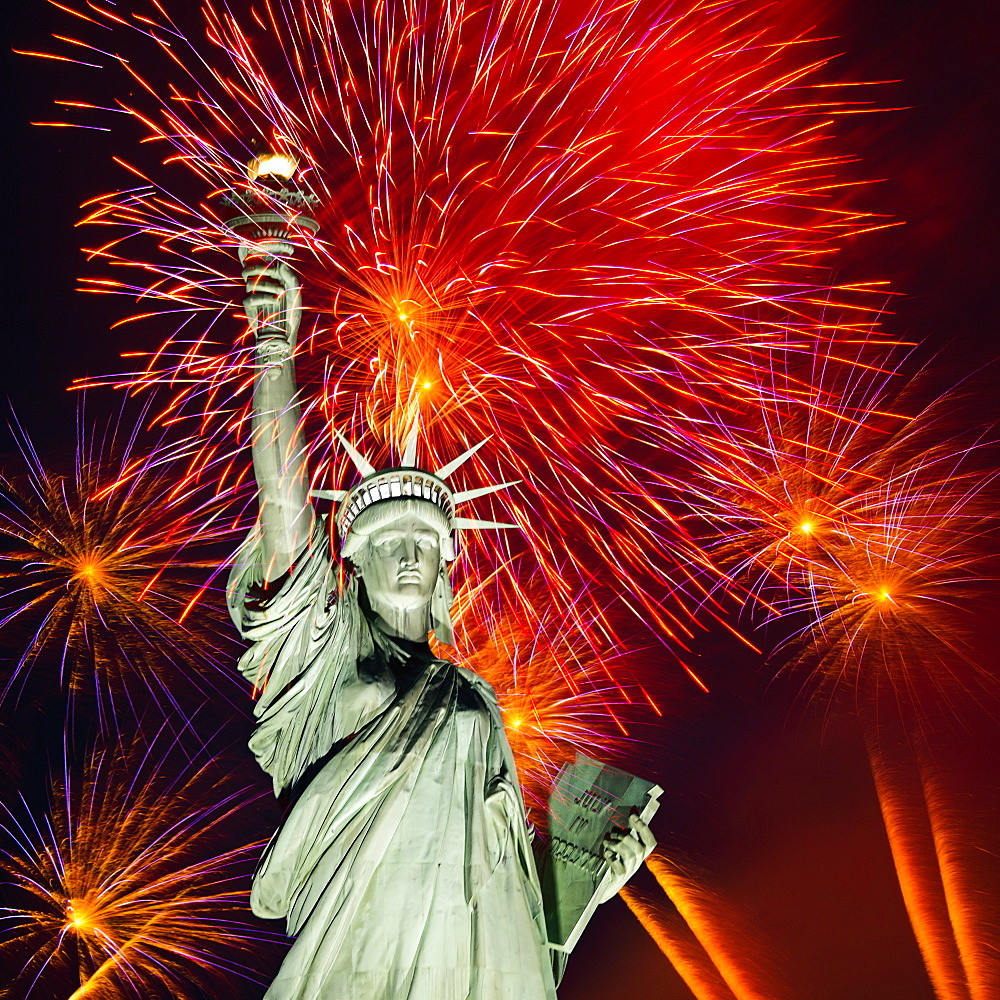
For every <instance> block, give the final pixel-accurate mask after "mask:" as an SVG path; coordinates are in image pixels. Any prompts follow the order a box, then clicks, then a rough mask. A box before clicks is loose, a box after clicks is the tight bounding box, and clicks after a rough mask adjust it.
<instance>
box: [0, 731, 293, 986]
mask: <svg viewBox="0 0 1000 1000" xmlns="http://www.w3.org/2000/svg"><path fill="white" fill-rule="evenodd" d="M162 737H163V731H161V734H160V736H158V737H155V738H154V739H153V740H151V741H148V742H145V741H142V740H139V739H137V740H135V741H133V742H132V743H125V744H122V745H120V746H111V747H108V748H106V749H101V750H98V751H97V752H96V753H95V754H94V755H93V756H92V757H91V758H90V760H89V762H88V763H87V765H86V768H85V769H84V772H83V774H82V776H81V775H78V774H74V773H73V769H72V767H71V766H70V764H69V757H68V756H67V758H66V759H67V763H66V765H65V768H64V772H63V774H62V775H60V776H59V777H58V778H57V779H56V780H54V781H53V787H52V792H51V797H50V800H49V808H48V810H47V811H43V815H42V816H39V815H38V810H31V809H29V807H28V805H27V803H26V802H24V801H22V803H21V804H20V805H19V806H14V805H12V806H4V807H3V809H4V812H5V813H6V817H5V818H4V820H3V823H2V827H3V830H4V833H5V834H6V836H7V838H8V839H9V844H10V846H9V848H8V850H7V851H6V853H5V856H3V857H0V870H2V872H3V874H4V876H5V881H6V883H7V887H8V889H9V890H10V889H13V890H14V892H13V893H10V894H9V896H8V898H9V899H11V900H12V901H13V900H15V899H17V900H18V902H15V903H14V905H10V906H8V907H6V908H5V911H4V913H3V916H2V920H3V922H4V923H5V924H6V925H7V927H6V933H5V935H4V942H3V944H2V945H0V954H2V955H3V957H4V965H5V968H7V969H8V971H9V972H11V974H12V978H11V980H10V983H9V986H10V989H11V990H12V991H13V990H18V991H19V992H17V993H16V994H15V993H14V992H11V993H10V995H11V996H14V995H16V996H19V997H22V998H24V1000H32V998H42V997H46V996H53V995H55V994H56V993H59V991H60V990H67V991H72V990H73V988H74V986H75V987H78V988H76V989H75V991H74V992H72V997H73V998H77V997H84V996H92V995H101V996H104V995H111V993H114V995H115V996H124V995H129V996H131V995H142V996H144V997H163V998H164V1000H166V998H167V997H171V998H173V997H178V998H183V997H188V996H191V997H195V996H203V995H204V993H203V992H202V989H203V987H204V986H206V985H207V984H212V987H213V989H216V990H219V991H221V992H219V993H217V994H213V995H220V996H227V995H235V994H230V993H228V992H227V991H226V988H225V985H224V984H225V982H226V981H227V979H228V977H232V976H236V977H238V978H239V979H240V980H244V979H249V980H251V981H254V982H257V981H259V974H258V972H257V971H256V970H257V969H259V968H260V961H261V955H262V952H264V947H263V946H264V945H265V944H267V943H270V942H275V941H277V940H278V936H277V935H273V934H270V933H269V932H266V931H261V930H257V929H255V928H254V926H252V921H251V919H250V917H249V913H248V906H247V893H248V886H249V877H250V872H251V871H252V868H253V865H254V862H255V860H256V858H257V855H258V854H259V852H260V848H261V847H262V846H263V841H257V842H254V843H239V844H234V842H233V836H232V834H233V831H235V830H239V829H242V830H244V831H246V830H247V829H250V830H253V829H255V824H256V821H255V820H254V819H253V818H252V817H251V814H254V815H256V814H257V812H258V811H259V809H260V804H259V802H258V801H257V800H258V799H259V795H255V794H254V793H253V792H252V790H251V789H249V788H247V787H243V786H240V785H239V783H238V782H236V781H234V780H233V776H232V774H231V772H230V773H223V771H222V770H221V769H220V768H219V765H218V763H217V762H212V759H211V758H210V757H207V756H203V757H199V756H198V755H197V754H196V755H195V756H194V757H191V756H190V754H188V753H187V752H186V751H184V750H183V748H180V747H179V746H177V745H176V744H175V743H174V742H172V741H170V742H169V743H168V744H167V745H166V746H164V744H165V743H167V741H165V740H164V739H163V738H162ZM248 810H249V812H248ZM264 953H266V952H264ZM63 995H67V994H63Z"/></svg>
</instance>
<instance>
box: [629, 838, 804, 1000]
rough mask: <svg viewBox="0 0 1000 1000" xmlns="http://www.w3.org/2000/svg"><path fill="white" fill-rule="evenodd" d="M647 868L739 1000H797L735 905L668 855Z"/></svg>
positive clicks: (657, 857)
mask: <svg viewBox="0 0 1000 1000" xmlns="http://www.w3.org/2000/svg"><path fill="white" fill-rule="evenodd" d="M646 864H647V865H648V867H649V870H650V871H651V872H652V873H653V875H654V876H655V877H656V881H657V882H658V883H659V885H660V888H661V889H662V890H663V892H664V893H665V895H666V896H667V898H668V899H669V901H670V902H671V903H672V904H673V906H675V907H676V908H677V912H678V913H679V914H680V916H681V917H682V918H683V920H684V921H685V922H686V924H687V926H688V927H689V928H690V931H691V933H692V934H693V935H694V937H695V939H696V940H697V941H698V943H699V944H700V945H701V947H702V949H703V950H704V953H705V954H706V955H707V956H709V957H710V960H711V961H712V962H713V963H714V966H715V969H716V972H717V975H718V976H719V977H720V978H721V979H722V981H723V982H724V983H725V984H726V986H727V987H728V988H729V990H730V991H731V994H732V996H733V997H735V998H736V1000H781V998H783V997H792V996H794V995H795V994H794V991H793V990H792V989H791V988H790V986H789V985H788V984H787V983H786V982H785V981H784V976H783V975H782V973H781V972H780V971H779V970H778V968H777V967H776V963H775V962H773V961H770V960H769V954H768V952H769V949H768V948H767V947H766V945H764V944H763V942H762V941H761V940H760V935H759V934H758V933H755V931H754V928H753V923H752V921H750V920H748V919H747V918H746V917H744V916H742V915H741V914H740V913H739V912H738V909H737V907H736V906H735V905H734V904H733V903H732V901H731V900H728V899H724V898H723V897H722V896H721V895H720V894H718V893H716V892H713V891H712V890H711V889H709V888H708V886H707V881H708V880H707V879H706V878H705V877H704V876H700V877H696V876H695V875H693V874H692V873H691V872H688V871H684V870H683V869H682V868H681V867H680V865H678V864H677V863H676V862H675V861H672V860H671V859H669V858H668V857H667V856H666V853H665V852H664V851H663V849H662V848H661V849H659V850H658V851H654V853H653V854H652V855H650V857H649V859H648V860H647V862H646Z"/></svg>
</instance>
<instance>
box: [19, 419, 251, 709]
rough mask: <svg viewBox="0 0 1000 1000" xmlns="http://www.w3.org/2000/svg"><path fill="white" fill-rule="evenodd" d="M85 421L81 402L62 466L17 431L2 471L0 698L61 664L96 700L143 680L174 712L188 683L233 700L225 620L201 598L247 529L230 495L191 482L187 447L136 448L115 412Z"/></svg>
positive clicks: (73, 687)
mask: <svg viewBox="0 0 1000 1000" xmlns="http://www.w3.org/2000/svg"><path fill="white" fill-rule="evenodd" d="M143 416H144V414H142V413H140V414H139V419H140V423H141V421H142V418H143ZM89 423H90V417H89V414H88V413H87V412H86V411H85V409H84V408H83V407H82V406H81V408H80V411H79V416H78V436H77V441H76V448H75V455H74V457H73V459H72V460H71V462H67V463H66V464H67V466H68V468H67V469H65V470H60V469H58V467H57V466H56V467H54V466H51V465H49V464H47V463H45V462H43V460H42V459H41V458H40V457H39V455H38V453H37V451H36V450H35V448H34V446H33V445H32V443H31V440H30V438H29V437H28V436H27V435H25V434H24V433H23V432H22V433H21V435H20V436H21V440H20V447H21V458H22V460H23V465H22V468H21V470H19V471H12V470H6V471H5V473H4V474H3V475H2V476H0V546H2V551H3V557H4V565H3V568H2V570H0V579H2V580H3V581H4V584H5V593H4V597H3V606H2V611H3V617H2V620H0V634H2V635H3V637H4V640H5V643H6V645H7V647H8V649H10V648H14V649H15V653H14V655H13V656H12V657H11V659H12V666H11V667H10V669H9V673H8V674H7V676H6V677H5V680H4V689H3V690H4V693H6V694H9V693H11V692H19V691H22V690H23V689H24V686H25V684H27V683H28V681H29V678H30V676H31V675H32V674H33V673H35V672H40V673H41V674H43V675H44V684H45V686H46V687H51V685H52V681H53V676H52V675H53V673H54V672H57V673H58V676H59V678H60V680H61V682H62V684H63V686H64V687H65V688H66V689H67V690H69V691H70V693H71V694H72V695H73V696H74V697H75V696H77V695H80V694H81V693H82V692H84V691H90V692H91V694H93V695H94V696H95V697H96V699H97V706H98V708H99V709H100V708H101V707H102V706H103V708H104V709H109V708H111V707H113V703H114V701H115V699H114V695H115V693H116V692H118V693H121V692H122V691H124V693H125V696H126V699H127V700H129V701H131V694H130V690H131V691H137V689H138V687H139V686H142V687H145V688H146V689H147V690H148V691H149V692H150V693H152V694H153V696H154V699H156V700H158V701H159V703H161V704H166V705H171V706H173V709H177V708H178V704H179V702H183V701H184V697H183V692H184V690H185V689H186V688H188V687H193V688H195V689H198V690H199V691H202V690H212V691H213V692H214V693H215V694H216V695H219V694H222V696H223V697H227V698H229V699H231V700H233V701H235V700H236V696H237V690H236V686H235V684H234V683H232V682H230V681H229V680H228V675H230V674H231V673H232V671H231V669H230V668H229V663H230V660H231V657H232V655H233V652H232V649H231V648H230V647H231V645H232V644H231V643H230V641H229V640H228V637H227V628H226V623H225V622H224V621H223V620H222V617H221V616H220V615H218V614H217V613H216V612H215V611H214V610H213V608H212V607H211V603H210V601H207V600H205V601H203V600H202V597H203V595H204V592H205V590H206V588H208V587H211V585H212V581H213V578H214V576H215V575H216V574H217V573H218V567H219V563H220V560H221V559H222V558H224V553H225V552H226V551H227V550H228V549H230V548H231V547H232V545H233V544H234V541H235V539H237V538H238V537H239V535H240V532H241V531H242V530H244V527H245V526H244V524H243V523H242V522H241V519H240V506H239V503H238V500H239V498H238V497H233V496H225V497H222V496H218V495H216V493H215V491H214V490H212V489H208V488H205V487H199V486H198V485H197V484H196V483H195V482H194V480H193V479H192V478H191V476H190V475H188V474H186V468H188V469H189V468H190V459H191V455H190V454H187V453H186V452H187V449H186V447H185V446H183V445H182V446H180V447H177V446H173V447H170V448H166V447H159V448H157V447H153V448H151V449H144V448H143V447H142V444H141V442H140V434H139V431H138V429H137V428H136V426H135V424H130V422H129V421H128V419H127V418H126V417H125V416H124V414H123V413H120V414H119V415H118V417H117V418H115V419H112V420H111V421H110V422H109V424H108V426H107V428H106V430H105V431H104V432H103V433H102V432H99V431H94V430H93V429H91V428H90V427H89V426H88V424H89ZM201 461H203V454H202V453H201V452H200V451H199V452H198V462H199V463H200V462H201ZM245 502H246V501H245V500H244V503H245ZM109 697H110V698H111V699H112V702H111V703H109V702H108V700H107V699H108V698H109ZM117 707H118V708H121V707H123V702H122V701H121V699H120V698H119V699H118V700H117ZM182 714H183V713H182Z"/></svg>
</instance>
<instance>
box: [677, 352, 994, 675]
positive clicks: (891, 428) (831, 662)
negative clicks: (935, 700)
mask: <svg viewBox="0 0 1000 1000" xmlns="http://www.w3.org/2000/svg"><path fill="white" fill-rule="evenodd" d="M838 371H839V377H840V379H842V380H843V379H844V375H843V369H839V370H838ZM849 371H850V373H851V375H850V377H848V378H847V379H846V380H843V381H840V384H839V385H838V384H837V381H838V379H837V377H835V375H834V373H832V372H830V371H823V370H819V371H816V372H815V384H816V385H817V387H818V388H819V390H820V391H819V394H818V396H817V399H816V401H815V402H812V403H811V404H801V405H797V406H793V405H789V404H785V403H783V402H782V401H781V398H780V392H775V393H773V394H772V402H771V403H770V404H769V405H768V406H767V407H764V408H761V409H760V410H759V411H758V413H757V414H756V419H757V422H756V423H755V424H754V425H751V426H749V427H743V428H733V427H729V426H723V425H722V424H721V423H714V424H712V423H710V424H708V425H707V429H705V428H704V427H703V429H702V431H701V433H702V435H703V436H702V440H701V445H702V450H701V451H700V453H697V454H696V457H695V469H696V477H695V482H694V483H693V484H692V483H691V482H690V481H689V480H685V482H684V486H685V488H686V493H685V501H686V503H687V504H688V506H689V508H690V509H692V510H693V511H694V513H695V516H696V517H698V518H700V519H705V520H707V521H708V522H709V523H710V524H711V525H712V526H713V528H714V529H715V531H714V533H713V534H712V535H711V536H710V537H708V538H707V539H704V543H705V545H706V546H707V548H708V550H709V551H710V552H711V553H712V557H713V559H714V560H715V561H716V562H717V564H718V565H719V566H720V567H721V578H722V581H723V584H724V585H725V586H728V587H729V589H730V590H731V591H733V592H736V593H742V594H744V595H747V598H746V599H749V600H750V601H751V602H752V603H753V605H754V606H755V607H758V608H764V609H765V610H766V612H767V614H768V617H769V619H773V618H777V617H787V616H793V615H794V616H800V619H801V616H805V619H806V623H805V625H804V627H803V628H802V631H801V632H800V633H799V635H798V637H797V639H796V640H795V641H794V642H793V648H794V649H795V650H796V652H795V657H794V659H795V662H800V663H805V664H809V665H811V666H813V667H814V668H815V669H816V670H817V673H818V675H819V676H821V677H823V678H826V679H828V680H831V681H834V682H836V681H837V680H842V679H848V680H851V681H853V682H854V686H855V687H857V685H859V684H862V685H863V684H866V683H871V684H874V685H877V684H878V683H879V682H880V680H881V681H888V682H889V683H890V684H891V685H898V686H899V687H900V688H901V689H902V688H911V687H912V686H913V685H914V683H916V684H917V686H918V687H919V685H920V681H919V680H917V678H918V677H924V678H926V679H928V680H930V681H931V682H932V683H936V684H937V685H939V688H938V689H939V690H944V689H946V688H947V687H948V686H949V685H950V684H951V683H952V681H953V680H955V679H956V678H955V674H954V670H955V668H954V663H955V661H956V660H957V661H959V662H961V661H963V660H965V661H967V662H968V658H967V655H966V653H965V651H964V648H963V642H962V638H961V634H962V628H961V626H962V618H963V614H964V613H966V612H967V611H968V610H969V609H970V608H971V607H972V606H973V599H974V598H975V597H976V595H977V593H978V592H980V591H981V588H982V580H983V575H984V573H985V572H986V570H985V566H986V562H987V559H988V558H989V546H988V545H987V544H986V542H985V538H986V536H987V535H988V534H989V533H990V532H991V531H992V530H993V529H994V526H995V519H994V513H993V509H992V507H991V505H990V504H989V502H988V500H987V493H988V491H989V489H990V488H991V484H992V482H993V479H994V474H993V472H992V471H990V465H989V462H988V461H987V455H988V452H989V450H990V448H991V446H992V442H991V441H988V440H986V439H985V438H984V436H983V435H980V434H979V433H978V432H972V433H970V432H968V431H966V430H964V429H963V430H960V431H955V429H954V428H955V426H956V423H957V421H956V411H957V410H959V409H960V407H961V400H962V394H961V393H960V392H953V393H949V394H947V395H945V396H943V397H941V398H939V399H936V400H935V401H933V402H932V403H930V404H920V403H918V402H917V403H915V402H913V400H914V398H915V397H917V396H918V395H919V394H920V389H919V386H914V385H911V386H910V387H908V388H906V389H902V390H901V389H900V388H899V387H898V386H896V385H895V382H896V381H898V379H896V378H894V377H892V376H891V374H888V373H879V372H876V373H869V375H868V377H867V378H865V379H862V380H859V379H858V377H857V373H858V372H859V371H860V370H859V369H858V368H851V369H849ZM908 408H909V409H914V410H915V411H916V412H915V414H914V415H913V416H905V415H902V414H901V413H900V412H898V411H900V410H905V409H908ZM891 411H896V412H891ZM967 681H968V678H966V681H965V682H967Z"/></svg>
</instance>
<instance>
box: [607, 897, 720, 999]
mask: <svg viewBox="0 0 1000 1000" xmlns="http://www.w3.org/2000/svg"><path fill="white" fill-rule="evenodd" d="M620 895H621V897H622V898H623V899H624V900H625V902H626V904H627V905H628V908H629V909H630V910H631V911H632V912H633V913H634V914H635V916H636V918H637V919H638V920H639V922H640V923H641V924H642V926H643V928H645V930H646V931H647V932H648V934H649V936H650V937H651V938H652V939H653V940H654V941H655V942H656V944H657V945H658V946H659V948H660V951H662V952H663V954H664V955H666V956H667V958H668V959H669V961H670V964H671V965H672V966H673V967H674V969H675V970H676V972H677V974H678V975H679V976H680V977H681V978H682V979H683V980H684V982H685V984H686V985H687V987H688V989H690V990H691V992H692V993H693V994H694V995H695V997H696V998H697V1000H735V997H734V995H733V991H732V990H731V989H730V988H729V987H728V986H727V985H726V981H725V980H724V979H723V978H722V976H721V975H720V974H719V970H718V969H717V968H716V965H715V963H714V962H713V961H712V959H711V958H710V957H709V955H708V952H706V951H705V948H704V947H703V946H702V944H701V942H700V941H698V939H697V938H696V937H695V936H694V934H693V933H692V932H691V928H690V927H688V925H687V924H686V923H685V921H684V919H683V918H682V917H681V915H680V914H679V913H677V912H676V909H675V908H674V906H673V904H672V903H671V902H670V901H669V900H667V899H665V898H664V896H663V893H662V892H660V891H659V890H658V889H654V890H652V891H649V890H644V889H643V888H640V887H639V886H637V885H634V884H631V883H630V884H629V885H626V886H625V888H624V889H622V891H621V893H620Z"/></svg>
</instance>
